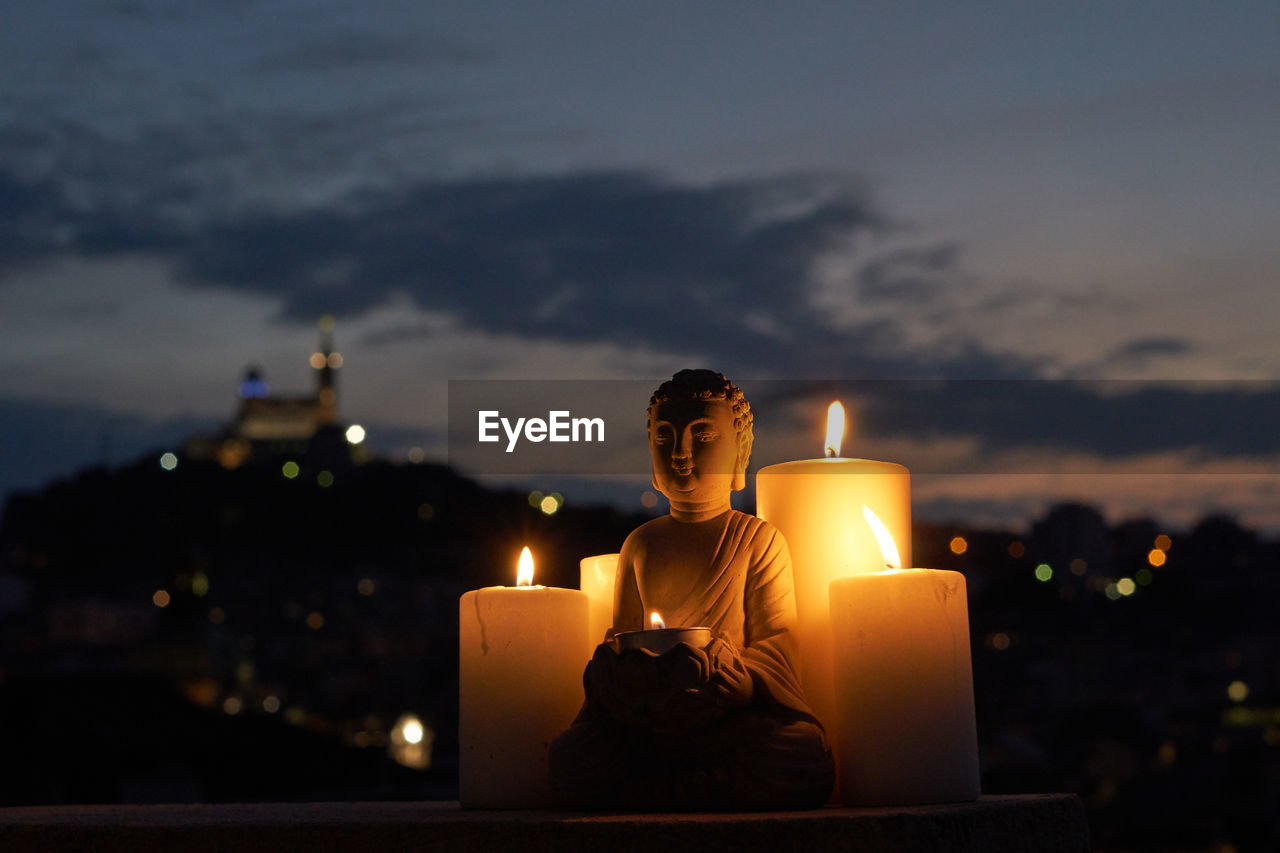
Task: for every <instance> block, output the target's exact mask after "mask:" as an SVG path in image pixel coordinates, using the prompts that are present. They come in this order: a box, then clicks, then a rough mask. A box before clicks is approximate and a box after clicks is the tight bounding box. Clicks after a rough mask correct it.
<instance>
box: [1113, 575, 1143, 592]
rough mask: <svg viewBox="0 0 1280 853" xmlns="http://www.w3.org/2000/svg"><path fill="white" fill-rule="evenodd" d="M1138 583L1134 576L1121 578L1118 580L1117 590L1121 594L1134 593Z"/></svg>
mask: <svg viewBox="0 0 1280 853" xmlns="http://www.w3.org/2000/svg"><path fill="white" fill-rule="evenodd" d="M1137 588H1138V585H1137V584H1135V583H1134V582H1133V578H1120V580H1118V581H1116V592H1118V593H1120V594H1121V595H1133V593H1134V590H1136V589H1137Z"/></svg>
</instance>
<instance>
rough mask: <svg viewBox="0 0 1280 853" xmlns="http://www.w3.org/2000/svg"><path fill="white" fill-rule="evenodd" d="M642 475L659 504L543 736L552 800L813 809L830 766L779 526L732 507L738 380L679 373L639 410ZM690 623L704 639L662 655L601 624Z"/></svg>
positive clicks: (747, 423) (743, 416)
mask: <svg viewBox="0 0 1280 853" xmlns="http://www.w3.org/2000/svg"><path fill="white" fill-rule="evenodd" d="M648 434H649V449H650V453H651V456H652V459H653V483H654V486H655V488H657V489H658V490H659V491H661V492H662V494H663V495H665V496H666V497H667V499H668V501H669V502H670V512H669V513H668V514H667V515H665V516H662V517H660V518H656V519H653V520H652V521H649V522H647V523H645V524H643V525H641V526H640V527H638V528H636V529H635V530H634V531H632V533H631V534H630V535H629V536H628V537H627V539H626V541H625V542H624V543H623V545H622V549H621V553H620V555H619V558H618V570H617V581H616V586H615V591H614V611H613V627H612V628H611V629H610V630H609V635H608V637H606V638H605V642H603V643H601V644H600V645H599V646H598V647H597V648H596V651H595V654H594V656H593V658H592V660H591V662H590V663H589V664H588V666H587V669H586V671H585V672H584V674H583V685H584V688H585V693H586V699H585V702H584V704H583V706H582V709H581V711H580V712H579V714H578V716H577V718H576V719H575V720H574V722H573V724H572V726H571V727H570V728H569V730H568V731H567V732H565V733H564V734H563V735H561V736H560V737H559V738H557V739H556V741H555V742H554V743H553V744H552V746H551V751H550V758H549V766H550V773H551V783H552V788H553V790H554V791H555V794H556V797H557V800H558V802H559V803H560V804H561V805H562V806H564V807H567V808H586V809H623V810H640V811H659V810H660V811H668V810H685V811H689V810H695V811H704V810H752V809H755V810H758V809H792V808H816V807H819V806H822V805H823V804H824V803H825V802H826V800H827V797H828V795H829V794H830V792H831V787H832V784H833V781H834V773H835V771H834V764H833V761H832V757H831V750H830V748H829V747H828V745H827V741H826V736H825V733H824V731H823V728H822V725H821V723H820V722H819V721H818V720H817V719H816V718H815V717H814V715H813V712H812V710H811V709H810V708H809V706H808V705H807V703H806V702H805V698H804V695H803V692H802V690H801V687H800V679H799V674H798V671H797V667H798V661H797V646H796V640H795V635H794V627H795V621H796V606H795V593H794V589H793V586H792V577H791V559H790V555H789V553H788V551H787V543H786V540H785V539H784V538H783V536H782V534H781V533H779V532H778V531H777V530H776V529H774V528H773V527H772V526H770V525H769V524H768V523H767V522H765V521H762V520H761V519H759V518H756V517H755V516H752V515H747V514H745V513H742V512H738V511H736V510H734V509H733V508H732V507H731V506H730V494H731V492H733V491H735V490H740V489H742V488H743V487H744V486H745V484H746V469H747V463H748V460H749V459H750V456H751V445H752V439H753V433H752V414H751V407H750V404H749V403H748V402H747V400H746V399H745V398H744V397H743V394H742V391H741V390H740V389H738V388H737V387H736V386H735V385H734V384H733V383H732V382H730V381H729V380H728V379H726V378H725V377H724V376H723V375H721V374H719V373H715V372H713V371H709V370H683V371H680V372H679V373H677V374H676V375H675V376H674V377H673V378H672V379H671V380H670V381H667V382H664V383H662V385H661V386H660V387H659V388H658V389H657V391H655V392H654V394H653V397H652V399H651V400H650V403H649V410H648ZM653 611H657V612H659V613H660V614H661V615H662V617H663V619H664V620H665V622H666V624H667V625H669V626H672V627H681V626H688V627H692V626H705V627H707V628H709V629H710V634H711V640H710V642H708V643H707V644H706V645H705V646H703V647H701V648H695V647H694V646H691V645H688V644H686V643H681V644H679V645H676V646H675V647H674V648H672V649H671V650H669V651H666V652H664V653H662V654H655V653H654V652H651V651H648V650H647V649H643V648H631V649H626V650H624V651H621V652H619V651H618V648H617V646H616V644H615V643H614V642H612V638H613V636H614V635H615V634H618V633H621V632H624V631H637V630H642V629H645V628H648V627H649V621H648V619H649V614H650V613H651V612H653Z"/></svg>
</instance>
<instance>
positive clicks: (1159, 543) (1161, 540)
mask: <svg viewBox="0 0 1280 853" xmlns="http://www.w3.org/2000/svg"><path fill="white" fill-rule="evenodd" d="M1155 546H1156V547H1157V548H1159V549H1160V550H1161V551H1168V550H1169V549H1170V548H1172V547H1173V540H1172V539H1170V538H1169V537H1168V535H1167V534H1164V533H1161V534H1160V535H1159V536H1157V537H1156V541H1155Z"/></svg>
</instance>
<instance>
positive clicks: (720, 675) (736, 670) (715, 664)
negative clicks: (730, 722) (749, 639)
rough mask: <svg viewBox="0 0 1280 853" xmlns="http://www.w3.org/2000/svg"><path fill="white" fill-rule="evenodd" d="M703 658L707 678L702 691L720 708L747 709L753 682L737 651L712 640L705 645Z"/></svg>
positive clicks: (716, 639) (725, 644)
mask: <svg viewBox="0 0 1280 853" xmlns="http://www.w3.org/2000/svg"><path fill="white" fill-rule="evenodd" d="M703 654H705V655H706V656H707V660H708V663H709V666H708V671H709V672H710V676H711V677H710V678H709V679H708V683H707V686H706V687H705V688H704V690H705V691H706V692H707V693H708V694H709V695H710V696H711V697H714V699H715V701H716V703H717V704H719V705H720V706H721V707H723V708H726V709H733V708H741V707H743V706H744V705H747V704H748V703H749V702H750V701H751V697H752V695H754V693H755V682H753V681H752V680H751V673H750V671H748V670H747V666H746V664H744V663H743V662H742V656H741V655H740V654H738V650H737V649H736V648H735V647H734V646H733V645H732V644H730V643H726V642H725V641H724V640H722V639H720V638H719V637H716V638H715V639H713V640H712V641H711V642H710V643H708V644H707V647H706V648H705V649H704V650H703Z"/></svg>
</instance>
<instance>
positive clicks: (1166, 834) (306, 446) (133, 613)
mask: <svg viewBox="0 0 1280 853" xmlns="http://www.w3.org/2000/svg"><path fill="white" fill-rule="evenodd" d="M331 331H332V327H331V326H329V327H328V328H327V329H326V327H325V326H324V325H323V324H322V326H321V330H320V341H319V346H318V347H317V349H316V351H315V353H314V354H313V355H312V356H311V363H312V367H313V368H314V369H315V376H316V386H315V390H314V392H313V393H310V394H307V395H301V396H296V397H283V396H277V395H272V394H271V393H270V390H269V389H268V388H267V387H266V386H265V383H263V381H262V377H261V374H260V373H258V372H257V371H253V370H250V371H248V372H247V373H246V375H245V380H244V383H243V384H242V386H241V401H240V404H239V409H238V411H237V412H236V413H235V415H234V417H233V418H232V420H231V421H230V422H229V423H228V425H227V427H226V428H225V429H224V430H223V431H221V432H220V433H217V434H213V435H205V436H197V437H194V438H192V440H191V441H190V442H188V443H187V445H186V446H185V448H183V449H182V450H181V451H180V452H178V451H166V452H163V453H161V452H157V453H155V454H151V455H148V456H145V457H143V458H140V459H138V460H137V461H136V462H135V463H133V464H131V465H128V466H124V467H121V468H116V469H107V468H94V469H88V470H84V471H82V472H80V473H79V474H78V475H77V476H75V477H74V478H72V479H70V480H67V481H63V482H59V483H55V484H53V485H50V486H48V487H47V488H45V489H44V490H42V491H39V492H32V493H27V494H20V495H15V496H13V497H11V498H10V500H9V501H8V503H7V505H6V507H5V512H4V516H3V519H0V650H2V651H0V722H3V724H4V732H5V735H4V737H3V738H2V739H0V755H3V758H4V761H3V766H4V767H5V768H6V773H5V774H4V777H3V781H2V782H0V797H2V798H3V802H4V804H5V805H25V804H41V803H86V802H100V803H102V802H105V803H110V802H156V801H233V800H253V799H258V800H266V799H275V800H299V799H332V798H339V799H413V798H426V799H453V798H456V795H457V794H456V791H457V740H456V737H457V735H456V732H457V660H458V658H457V630H458V625H457V601H458V597H459V595H460V594H461V593H462V592H463V591H465V590H467V589H472V588H476V587H479V586H486V585H493V584H509V583H510V582H511V577H512V572H513V569H514V559H515V555H516V554H517V553H518V551H519V549H520V547H521V546H523V545H529V546H531V547H532V548H533V550H534V552H535V554H537V555H538V559H539V577H540V582H542V583H546V584H549V585H555V586H569V587H576V586H577V585H578V568H577V567H578V560H579V559H580V558H582V557H585V556H589V555H592V554H599V553H609V552H613V551H616V550H617V549H618V547H619V546H620V544H621V542H622V540H623V538H625V536H626V534H627V533H628V532H629V531H630V530H631V529H633V528H634V527H635V526H636V525H638V524H639V523H641V522H642V521H644V520H645V519H646V518H648V517H649V516H648V515H646V514H641V513H625V512H622V511H619V510H617V509H614V508H610V507H603V506H577V505H575V504H574V503H573V502H572V501H571V500H570V501H566V500H565V499H564V498H563V497H562V496H560V495H544V494H542V493H538V492H535V493H532V494H531V493H528V492H524V491H518V492H517V491H496V490H491V489H486V488H484V487H482V486H481V485H479V484H477V483H476V482H473V481H471V480H468V479H466V478H464V477H461V476H460V475H458V474H457V473H456V472H454V471H452V470H450V469H448V468H446V467H444V466H441V465H436V464H428V463H425V462H421V461H419V462H417V463H414V462H409V463H391V462H388V461H385V460H381V459H378V458H373V457H372V456H371V455H369V454H368V453H366V452H365V451H364V449H363V446H362V438H363V436H362V434H361V432H360V431H359V430H358V428H352V427H351V426H350V425H346V426H344V425H343V424H342V423H341V421H340V420H339V418H338V414H337V412H338V409H337V406H338V397H337V393H338V392H337V389H338V385H337V377H338V375H339V371H340V368H341V365H342V360H341V355H340V354H339V353H337V352H336V351H335V350H334V348H333V347H332V342H331V341H332V339H331V336H330V333H331ZM747 509H750V508H749V507H748V508H747ZM913 552H914V553H915V555H916V562H917V564H919V565H926V566H931V567H935V568H947V569H955V570H958V571H961V572H963V573H964V575H965V576H966V579H967V582H968V588H969V600H970V619H971V631H972V643H973V656H974V674H975V690H976V696H977V703H978V708H977V710H978V725H979V736H980V741H981V756H982V770H983V786H984V790H985V791H986V792H987V793H1026V792H1035V791H1069V792H1074V793H1076V794H1078V795H1080V796H1081V798H1082V799H1083V800H1084V802H1085V804H1086V806H1087V808H1088V810H1089V815H1090V823H1091V832H1092V836H1093V838H1092V840H1093V844H1094V847H1095V849H1098V850H1221V851H1228V850H1241V851H1243V850H1258V849H1276V848H1277V847H1280V815H1278V814H1277V812H1276V810H1275V809H1274V804H1275V803H1277V802H1280V644H1278V643H1277V642H1276V640H1277V627H1276V624H1275V618H1274V614H1275V602H1276V601H1278V600H1280V543H1277V542H1275V541H1270V540H1267V539H1264V538H1261V537H1260V536H1258V535H1257V534H1256V533H1254V532H1253V531H1250V530H1248V529H1246V528H1244V527H1242V526H1241V525H1239V524H1238V523H1236V522H1235V521H1234V520H1233V519H1232V518H1229V517H1225V516H1211V517H1207V518H1204V519H1203V520H1202V521H1200V522H1199V523H1198V524H1197V525H1195V526H1194V527H1193V528H1192V529H1190V530H1188V531H1184V532H1181V533H1174V532H1171V531H1170V530H1167V529H1165V528H1164V527H1162V526H1161V524H1160V522H1159V521H1158V520H1155V519H1135V520H1130V521H1126V522H1123V523H1120V524H1114V525H1112V524H1108V523H1107V521H1106V520H1105V519H1104V517H1103V516H1102V515H1101V514H1100V513H1099V512H1098V511H1097V510H1096V509H1094V508H1092V507H1090V506H1086V505H1078V504H1062V505H1058V506H1056V507H1054V508H1052V509H1051V510H1050V511H1048V512H1047V513H1046V514H1045V515H1044V516H1043V517H1042V518H1040V519H1039V520H1037V521H1036V522H1035V523H1034V524H1033V525H1032V526H1031V527H1030V528H1029V529H1027V530H1021V531H999V530H979V529H969V528H965V527H960V526H942V525H931V524H919V523H918V524H917V525H916V526H915V531H914V541H913Z"/></svg>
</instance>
